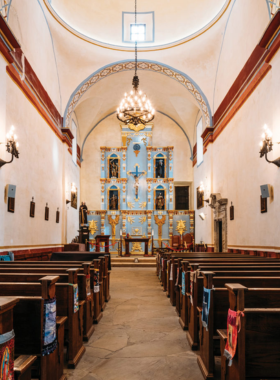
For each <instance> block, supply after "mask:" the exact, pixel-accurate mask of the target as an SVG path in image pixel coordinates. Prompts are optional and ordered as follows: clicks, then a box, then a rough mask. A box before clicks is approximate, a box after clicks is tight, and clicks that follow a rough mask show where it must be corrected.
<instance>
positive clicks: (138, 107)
mask: <svg viewBox="0 0 280 380" xmlns="http://www.w3.org/2000/svg"><path fill="white" fill-rule="evenodd" d="M136 24H137V0H135V25H136ZM132 86H133V89H132V90H131V91H130V93H129V94H127V93H125V94H124V98H123V99H122V101H121V104H120V106H119V108H118V109H117V118H118V119H119V120H120V121H121V122H122V123H124V124H126V125H129V124H133V125H135V126H137V125H139V124H143V125H146V124H148V123H150V122H151V121H152V120H154V118H155V110H154V108H153V107H152V105H151V102H150V100H149V99H148V98H147V96H146V94H144V93H143V92H142V91H141V90H139V78H138V76H137V39H135V73H134V77H133V80H132Z"/></svg>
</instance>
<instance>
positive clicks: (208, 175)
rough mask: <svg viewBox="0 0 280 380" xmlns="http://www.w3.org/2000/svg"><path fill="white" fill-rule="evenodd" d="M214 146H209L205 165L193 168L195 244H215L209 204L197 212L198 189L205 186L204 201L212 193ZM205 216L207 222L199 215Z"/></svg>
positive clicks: (204, 159) (204, 158)
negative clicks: (201, 185)
mask: <svg viewBox="0 0 280 380" xmlns="http://www.w3.org/2000/svg"><path fill="white" fill-rule="evenodd" d="M212 154H213V146H212V145H208V147H207V151H206V152H205V154H204V155H203V163H202V164H200V165H199V166H197V165H195V166H194V168H193V175H194V210H195V242H196V243H200V242H201V241H203V242H204V243H206V244H213V223H212V219H213V214H212V213H213V212H212V210H211V208H210V207H208V204H207V203H206V202H204V207H203V208H200V209H199V210H197V196H196V189H197V188H198V187H199V186H200V184H201V182H203V185H204V188H205V190H204V199H208V198H209V196H210V194H211V192H212V172H213V159H212ZM201 213H204V214H205V220H202V219H201V218H200V217H199V214H201Z"/></svg>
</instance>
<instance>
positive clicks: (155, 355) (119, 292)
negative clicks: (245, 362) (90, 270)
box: [65, 268, 203, 380]
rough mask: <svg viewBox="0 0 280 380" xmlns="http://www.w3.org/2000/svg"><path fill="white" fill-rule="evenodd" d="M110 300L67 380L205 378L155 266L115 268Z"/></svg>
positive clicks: (66, 370)
mask: <svg viewBox="0 0 280 380" xmlns="http://www.w3.org/2000/svg"><path fill="white" fill-rule="evenodd" d="M110 289H111V300H110V301H109V303H108V304H107V307H106V309H105V311H104V313H103V318H102V319H101V321H100V323H99V324H98V325H96V327H95V332H94V334H93V335H92V337H91V339H90V341H89V342H88V343H87V344H86V352H85V354H84V356H83V358H82V359H81V361H80V363H79V364H78V366H77V368H76V369H75V370H69V369H65V372H66V373H67V377H68V379H69V380H74V379H75V380H76V379H77V380H78V379H83V380H150V379H151V380H169V379H172V380H173V379H174V380H175V379H176V380H181V379H185V380H203V376H202V375H201V372H200V370H199V368H198V365H197V354H196V353H194V352H192V351H191V349H190V347H189V345H188V342H187V339H186V333H185V332H184V331H183V330H182V329H181V327H180V325H179V322H178V316H177V314H176V312H175V309H174V308H173V307H172V306H171V305H170V302H169V299H168V298H167V297H166V296H165V293H164V292H163V291H162V287H161V286H160V283H159V281H158V279H157V277H156V275H155V268H113V270H112V272H111V284H110Z"/></svg>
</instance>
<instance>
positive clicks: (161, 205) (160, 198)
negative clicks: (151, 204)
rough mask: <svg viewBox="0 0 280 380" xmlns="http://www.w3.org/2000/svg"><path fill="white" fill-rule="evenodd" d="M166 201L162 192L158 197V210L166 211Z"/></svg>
mask: <svg viewBox="0 0 280 380" xmlns="http://www.w3.org/2000/svg"><path fill="white" fill-rule="evenodd" d="M164 206H165V200H164V197H163V194H162V192H159V193H158V195H157V197H156V210H164V208H165V207H164Z"/></svg>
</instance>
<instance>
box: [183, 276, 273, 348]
mask: <svg viewBox="0 0 280 380" xmlns="http://www.w3.org/2000/svg"><path fill="white" fill-rule="evenodd" d="M237 274H238V273H237ZM229 282H234V283H236V282H238V283H240V282H241V283H242V284H243V283H244V286H248V287H257V288H260V287H262V288H276V287H279V286H280V277H261V276H254V277H248V275H247V273H246V275H245V274H244V275H242V273H239V275H237V276H227V277H220V276H219V277H218V276H213V285H214V286H215V288H224V286H225V283H229ZM192 286H193V291H192V294H191V293H189V294H188V298H189V300H188V305H189V311H188V315H189V321H188V331H187V339H188V342H189V344H190V346H191V348H192V350H197V349H198V326H199V324H198V315H199V311H198V307H202V297H203V276H198V277H197V278H196V281H193V284H192ZM191 297H192V302H191Z"/></svg>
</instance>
